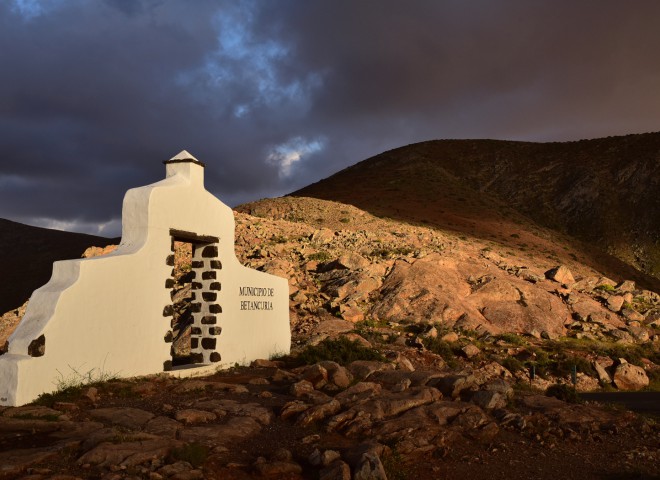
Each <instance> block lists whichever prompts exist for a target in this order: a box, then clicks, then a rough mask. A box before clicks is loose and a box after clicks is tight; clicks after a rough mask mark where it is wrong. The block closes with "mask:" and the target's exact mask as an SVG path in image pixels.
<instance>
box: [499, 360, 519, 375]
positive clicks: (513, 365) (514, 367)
mask: <svg viewBox="0 0 660 480" xmlns="http://www.w3.org/2000/svg"><path fill="white" fill-rule="evenodd" d="M501 364H502V366H503V367H504V368H506V369H507V370H508V371H510V372H511V373H516V372H520V371H521V370H524V369H525V365H524V364H523V363H522V362H521V361H520V360H518V359H517V358H516V357H506V358H505V359H504V360H502V362H501Z"/></svg>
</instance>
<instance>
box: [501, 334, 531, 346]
mask: <svg viewBox="0 0 660 480" xmlns="http://www.w3.org/2000/svg"><path fill="white" fill-rule="evenodd" d="M495 338H497V339H498V340H502V341H504V342H506V343H510V344H511V345H525V344H526V343H527V342H525V340H524V339H523V338H522V337H521V336H520V335H516V334H515V333H502V334H500V335H497V336H496V337H495Z"/></svg>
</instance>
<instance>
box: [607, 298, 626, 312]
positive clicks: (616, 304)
mask: <svg viewBox="0 0 660 480" xmlns="http://www.w3.org/2000/svg"><path fill="white" fill-rule="evenodd" d="M624 301H625V300H624V298H623V297H622V296H621V295H611V296H610V297H608V299H607V308H609V309H610V310H612V311H613V312H618V311H619V310H621V307H623V302H624Z"/></svg>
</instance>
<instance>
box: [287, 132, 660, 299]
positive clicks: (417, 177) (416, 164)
mask: <svg viewBox="0 0 660 480" xmlns="http://www.w3.org/2000/svg"><path fill="white" fill-rule="evenodd" d="M659 188H660V133H648V134H641V135H628V136H623V137H608V138H603V139H595V140H582V141H578V142H566V143H530V142H511V141H496V140H438V141H429V142H423V143H418V144H414V145H409V146H405V147H401V148H397V149H394V150H391V151H388V152H385V153H382V154H380V155H377V156H375V157H372V158H369V159H367V160H364V161H362V162H360V163H358V164H356V165H354V166H352V167H349V168H347V169H345V170H342V171H341V172H339V173H337V174H335V175H333V176H331V177H329V178H326V179H324V180H321V181H320V182H317V183H315V184H312V185H309V186H307V187H305V188H303V189H301V190H298V191H296V192H294V193H292V194H291V195H292V196H306V197H314V198H320V199H325V200H334V201H339V202H342V203H348V204H351V205H355V206H357V207H358V208H361V209H363V210H367V211H369V212H371V213H374V214H376V215H379V216H388V217H391V218H396V219H400V220H404V221H413V222H423V223H428V224H430V225H436V226H439V227H441V228H445V229H452V230H455V231H461V232H465V233H468V234H471V235H475V236H479V237H481V238H493V235H495V233H494V229H497V230H501V228H502V227H506V225H507V224H508V227H507V228H509V229H510V230H511V231H515V227H516V225H520V224H521V223H522V224H524V223H526V220H525V219H524V217H522V216H521V215H520V214H522V215H525V216H528V217H529V218H531V219H533V220H534V221H535V222H537V223H538V224H540V225H544V226H546V227H549V228H552V229H555V230H557V231H560V232H564V233H566V234H569V235H571V236H574V237H576V238H578V239H581V240H582V241H584V242H586V243H587V245H588V247H589V248H591V249H592V248H593V246H597V247H599V248H600V249H602V250H603V251H606V252H609V253H611V254H612V255H614V256H615V257H617V258H618V259H620V260H622V261H624V262H626V263H628V264H630V265H633V266H634V267H635V268H637V269H639V270H641V271H643V272H645V273H647V274H650V275H652V276H654V277H655V278H656V279H658V278H660V196H658V195H657V192H658V189H659ZM594 253H597V252H594ZM596 257H598V259H599V260H598V261H599V262H600V263H601V264H602V263H604V262H608V261H609V260H607V259H606V257H604V256H601V255H598V254H596ZM611 266H612V268H621V265H618V266H617V265H616V262H614V263H612V265H611ZM624 276H629V277H631V275H630V274H627V275H624ZM636 280H637V281H638V282H644V283H646V284H647V285H649V286H654V288H657V285H658V284H657V283H655V282H653V281H651V282H649V281H648V279H647V280H644V279H643V278H642V277H637V278H636Z"/></svg>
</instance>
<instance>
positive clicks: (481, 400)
mask: <svg viewBox="0 0 660 480" xmlns="http://www.w3.org/2000/svg"><path fill="white" fill-rule="evenodd" d="M351 351H357V349H354V350H351ZM389 353H390V355H389V358H390V361H369V360H357V361H353V362H349V363H347V366H346V367H343V366H341V365H339V364H338V363H335V362H332V361H321V362H318V363H314V364H312V365H307V366H302V367H298V368H291V367H287V366H285V364H284V363H282V362H277V361H261V362H255V364H254V365H253V366H252V367H249V368H247V367H241V368H235V369H232V370H230V371H226V372H221V373H218V374H215V375H213V376H211V377H207V378H203V379H187V380H178V379H173V378H170V377H165V376H159V377H155V378H150V379H137V380H130V381H126V380H113V381H109V382H104V383H102V384H98V385H96V386H93V387H89V386H87V387H81V388H75V389H70V390H68V391H67V392H63V393H61V394H58V395H54V396H45V397H43V398H42V399H41V400H40V401H39V402H37V404H35V405H29V406H25V407H18V408H4V409H2V410H1V411H0V448H1V449H2V451H3V452H2V453H0V465H1V466H0V478H3V479H9V478H23V479H31V480H41V479H44V480H45V479H52V480H55V479H59V480H64V479H72V478H89V479H92V478H94V479H97V478H100V479H129V478H130V479H145V478H148V479H161V478H172V479H201V478H229V479H232V478H235V479H248V478H282V479H284V478H286V479H297V478H320V479H326V480H328V479H351V478H355V479H367V478H372V479H385V478H389V479H404V478H475V479H481V478H484V479H486V478H509V479H515V478H520V479H526V478H532V477H534V478H541V479H543V478H556V476H557V472H559V471H561V478H575V479H578V478H579V479H589V478H656V477H654V475H656V474H657V465H658V461H660V458H659V447H660V445H659V436H658V434H659V433H660V432H659V428H658V424H657V423H656V422H654V421H653V420H652V419H649V418H645V417H641V416H638V415H634V414H632V413H630V412H625V411H621V410H617V409H614V408H612V407H597V406H593V405H582V404H570V403H566V402H563V401H561V400H558V399H556V398H552V397H547V396H544V395H542V394H538V393H533V392H525V391H520V390H518V391H515V392H514V390H513V389H512V388H511V384H510V382H509V381H508V380H507V378H506V375H505V372H503V371H502V369H501V367H499V368H498V367H497V366H486V367H484V368H481V369H477V370H474V371H472V372H471V373H467V372H458V371H449V370H444V369H434V368H428V367H425V366H424V365H423V364H421V363H420V362H419V361H418V359H417V356H416V355H415V356H412V359H408V358H407V357H406V356H405V355H402V354H401V353H400V352H397V351H395V350H393V351H392V352H389Z"/></svg>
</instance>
